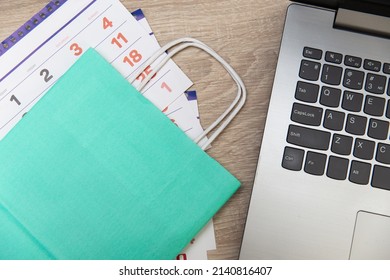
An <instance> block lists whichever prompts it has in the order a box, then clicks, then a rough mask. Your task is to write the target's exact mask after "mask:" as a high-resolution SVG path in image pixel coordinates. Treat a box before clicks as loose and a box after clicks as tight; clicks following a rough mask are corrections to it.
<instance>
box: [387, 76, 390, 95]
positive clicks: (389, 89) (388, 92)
mask: <svg viewBox="0 0 390 280" xmlns="http://www.w3.org/2000/svg"><path fill="white" fill-rule="evenodd" d="M387 95H389V96H390V79H389V83H388V86H387Z"/></svg>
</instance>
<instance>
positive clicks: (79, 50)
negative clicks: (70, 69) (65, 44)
mask: <svg viewBox="0 0 390 280" xmlns="http://www.w3.org/2000/svg"><path fill="white" fill-rule="evenodd" d="M70 50H71V51H73V54H74V55H75V56H79V55H81V54H82V53H83V49H82V48H81V47H80V46H79V45H78V44H77V43H73V44H72V45H70Z"/></svg>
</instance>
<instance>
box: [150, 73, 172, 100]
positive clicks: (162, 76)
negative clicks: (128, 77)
mask: <svg viewBox="0 0 390 280" xmlns="http://www.w3.org/2000/svg"><path fill="white" fill-rule="evenodd" d="M169 72H171V69H169V70H168V71H167V72H165V73H164V74H163V75H161V77H160V78H158V79H157V81H155V82H154V83H153V84H151V85H150V86H149V87H148V88H147V89H145V91H144V92H143V94H145V93H146V92H147V91H148V90H149V89H151V88H152V87H153V86H154V85H155V84H157V83H158V82H159V81H160V80H161V79H162V78H164V77H165V76H166V75H167V74H168V73H169Z"/></svg>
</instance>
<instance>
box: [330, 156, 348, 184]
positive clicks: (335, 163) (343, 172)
mask: <svg viewBox="0 0 390 280" xmlns="http://www.w3.org/2000/svg"><path fill="white" fill-rule="evenodd" d="M348 164H349V160H348V159H345V158H339V157H335V156H330V157H329V162H328V169H327V171H326V175H327V176H328V177H329V178H332V179H336V180H345V179H346V178H347V174H348Z"/></svg>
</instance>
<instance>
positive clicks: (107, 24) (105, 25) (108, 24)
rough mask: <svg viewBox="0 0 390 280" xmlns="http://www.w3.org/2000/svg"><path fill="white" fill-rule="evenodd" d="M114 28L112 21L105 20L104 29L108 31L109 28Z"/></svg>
mask: <svg viewBox="0 0 390 280" xmlns="http://www.w3.org/2000/svg"><path fill="white" fill-rule="evenodd" d="M110 27H112V21H110V20H109V19H108V18H106V17H105V18H103V29H104V30H106V29H107V28H110Z"/></svg>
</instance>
